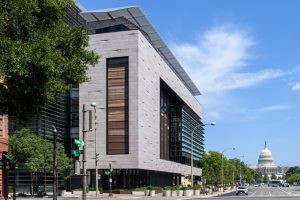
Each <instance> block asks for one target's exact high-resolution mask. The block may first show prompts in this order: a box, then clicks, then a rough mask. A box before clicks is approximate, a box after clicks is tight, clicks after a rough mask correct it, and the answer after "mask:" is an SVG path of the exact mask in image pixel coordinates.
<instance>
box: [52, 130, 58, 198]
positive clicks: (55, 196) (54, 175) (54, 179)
mask: <svg viewBox="0 0 300 200" xmlns="http://www.w3.org/2000/svg"><path fill="white" fill-rule="evenodd" d="M56 134H57V130H56V127H55V126H53V200H57V171H56V170H57V169H56V166H57V163H56V162H57V161H56V136H57V135H56Z"/></svg>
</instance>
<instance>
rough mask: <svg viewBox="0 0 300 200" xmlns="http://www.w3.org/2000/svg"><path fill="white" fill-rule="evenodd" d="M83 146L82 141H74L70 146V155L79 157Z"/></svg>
mask: <svg viewBox="0 0 300 200" xmlns="http://www.w3.org/2000/svg"><path fill="white" fill-rule="evenodd" d="M83 145H84V142H83V141H82V140H77V139H74V141H73V145H72V155H73V156H75V157H78V156H79V155H80V151H81V150H82V147H83Z"/></svg>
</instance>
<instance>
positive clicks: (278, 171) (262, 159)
mask: <svg viewBox="0 0 300 200" xmlns="http://www.w3.org/2000/svg"><path fill="white" fill-rule="evenodd" d="M256 170H257V171H258V173H260V174H262V175H264V176H265V175H267V176H269V178H270V179H271V176H272V174H274V175H275V176H276V178H277V179H282V178H284V175H285V173H286V171H287V170H288V167H282V166H276V165H275V163H274V160H273V156H272V153H271V151H270V149H269V148H268V146H267V142H265V146H264V149H263V150H262V151H261V152H260V154H259V158H258V163H257V166H256Z"/></svg>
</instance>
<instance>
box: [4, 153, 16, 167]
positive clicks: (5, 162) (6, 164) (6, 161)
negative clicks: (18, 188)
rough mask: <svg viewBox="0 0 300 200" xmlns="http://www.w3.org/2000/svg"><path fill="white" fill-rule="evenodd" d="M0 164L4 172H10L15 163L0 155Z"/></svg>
mask: <svg viewBox="0 0 300 200" xmlns="http://www.w3.org/2000/svg"><path fill="white" fill-rule="evenodd" d="M1 162H2V167H4V168H5V169H6V170H12V169H14V168H15V162H14V161H13V160H12V159H10V158H9V157H8V156H7V155H6V154H4V153H2V159H1Z"/></svg>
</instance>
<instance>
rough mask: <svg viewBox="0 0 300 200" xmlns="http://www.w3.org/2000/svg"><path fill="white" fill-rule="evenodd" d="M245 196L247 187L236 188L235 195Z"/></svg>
mask: <svg viewBox="0 0 300 200" xmlns="http://www.w3.org/2000/svg"><path fill="white" fill-rule="evenodd" d="M239 194H245V195H248V187H246V186H238V187H237V188H236V191H235V195H239Z"/></svg>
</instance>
